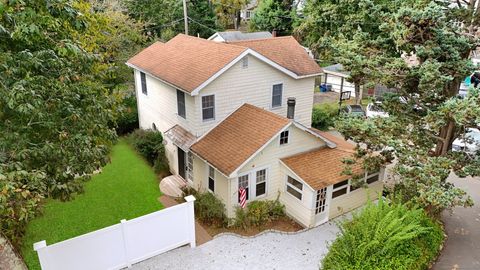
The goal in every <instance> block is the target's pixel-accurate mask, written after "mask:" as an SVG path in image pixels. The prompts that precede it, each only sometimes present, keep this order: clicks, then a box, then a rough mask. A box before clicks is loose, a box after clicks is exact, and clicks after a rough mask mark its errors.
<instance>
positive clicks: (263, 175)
mask: <svg viewBox="0 0 480 270" xmlns="http://www.w3.org/2000/svg"><path fill="white" fill-rule="evenodd" d="M255 174H256V182H257V183H256V186H255V197H260V196H263V195H265V194H266V193H267V169H262V170H258V171H257V172H256V173H255Z"/></svg>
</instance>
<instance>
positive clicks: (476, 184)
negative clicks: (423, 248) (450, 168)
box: [433, 176, 480, 270]
mask: <svg viewBox="0 0 480 270" xmlns="http://www.w3.org/2000/svg"><path fill="white" fill-rule="evenodd" d="M450 179H451V181H452V182H453V183H454V184H455V185H456V186H458V187H461V188H463V189H464V190H466V191H467V192H468V193H469V194H470V196H472V198H473V199H474V201H475V205H474V206H473V207H471V208H463V207H457V208H455V209H454V210H453V214H452V215H450V213H449V212H445V213H444V214H443V216H442V219H443V221H444V223H445V229H446V232H447V235H448V239H447V241H446V243H445V248H444V250H443V251H442V254H441V255H440V257H439V258H438V260H437V262H436V264H435V265H434V266H433V269H434V270H453V269H454V270H478V269H480V177H476V178H471V177H470V178H463V179H461V178H458V177H456V176H451V178H450Z"/></svg>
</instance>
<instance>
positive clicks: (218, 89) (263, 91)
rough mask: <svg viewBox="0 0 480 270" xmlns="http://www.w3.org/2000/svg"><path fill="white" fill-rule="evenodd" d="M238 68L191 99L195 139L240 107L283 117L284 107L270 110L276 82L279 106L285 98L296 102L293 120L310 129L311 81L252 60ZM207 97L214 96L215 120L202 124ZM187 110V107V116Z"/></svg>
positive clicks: (253, 58)
mask: <svg viewBox="0 0 480 270" xmlns="http://www.w3.org/2000/svg"><path fill="white" fill-rule="evenodd" d="M242 65H243V63H242V61H239V62H238V63H236V64H235V65H233V66H232V67H231V68H230V69H229V70H227V71H226V72H225V73H223V74H222V75H221V76H220V77H218V78H217V79H215V80H214V81H212V82H211V83H210V84H209V85H207V86H206V87H205V88H204V89H202V90H201V91H200V93H199V95H198V96H195V100H196V101H195V104H196V105H197V107H196V108H195V109H196V110H197V112H198V114H197V116H198V118H197V121H196V122H195V129H196V132H197V136H201V135H202V134H204V133H205V132H207V131H208V130H210V129H211V128H213V127H214V126H215V125H216V124H218V122H219V121H221V120H223V119H225V117H227V116H228V115H229V114H231V113H232V112H233V111H234V110H235V109H237V108H239V107H240V106H241V105H242V104H244V103H249V104H252V105H254V106H257V107H259V108H263V109H266V110H271V111H272V112H274V113H276V114H278V115H281V116H284V117H286V115H287V106H282V107H278V108H275V109H272V108H271V106H272V86H273V85H274V84H278V83H279V82H282V83H283V99H284V100H283V102H286V97H295V98H296V106H295V120H297V121H298V122H300V123H301V124H303V125H305V126H307V127H310V126H311V115H312V107H313V89H314V84H315V78H305V79H299V80H295V79H293V78H291V77H289V76H288V75H286V74H284V73H283V72H280V71H278V70H276V69H275V68H273V67H271V66H269V65H268V64H265V63H263V62H261V61H260V60H258V59H257V58H256V57H253V56H249V57H248V68H246V69H245V68H243V67H242ZM211 94H214V95H215V120H213V121H207V122H204V121H203V119H202V104H201V103H202V96H206V95H211ZM188 110H189V107H187V113H188ZM187 119H188V115H187Z"/></svg>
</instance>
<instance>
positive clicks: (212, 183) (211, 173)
mask: <svg viewBox="0 0 480 270" xmlns="http://www.w3.org/2000/svg"><path fill="white" fill-rule="evenodd" d="M208 189H209V190H210V191H211V192H214V193H215V169H214V168H213V167H211V166H209V167H208Z"/></svg>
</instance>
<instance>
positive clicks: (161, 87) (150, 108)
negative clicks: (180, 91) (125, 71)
mask: <svg viewBox="0 0 480 270" xmlns="http://www.w3.org/2000/svg"><path fill="white" fill-rule="evenodd" d="M140 77H141V75H140V72H139V71H135V89H136V92H137V103H138V118H139V124H140V128H143V129H149V128H151V127H152V123H155V125H156V126H157V129H158V130H159V131H160V132H162V133H163V132H165V131H167V130H168V129H170V128H171V127H173V126H174V125H176V124H178V125H181V126H182V127H183V128H185V129H187V130H189V131H190V132H192V133H193V134H194V135H195V133H194V132H195V130H194V127H195V122H194V121H196V119H197V117H196V115H195V114H196V110H195V109H194V108H195V98H194V97H192V96H190V95H189V94H185V107H186V112H185V116H186V119H185V118H183V117H181V116H179V115H178V112H177V110H178V108H177V89H175V88H173V87H171V86H169V85H167V84H165V83H163V82H161V81H159V80H157V79H155V78H153V77H150V76H149V75H148V74H146V75H145V80H146V83H147V85H148V95H144V94H142V86H141V78H140ZM189 108H191V109H189Z"/></svg>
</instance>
